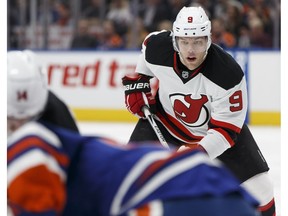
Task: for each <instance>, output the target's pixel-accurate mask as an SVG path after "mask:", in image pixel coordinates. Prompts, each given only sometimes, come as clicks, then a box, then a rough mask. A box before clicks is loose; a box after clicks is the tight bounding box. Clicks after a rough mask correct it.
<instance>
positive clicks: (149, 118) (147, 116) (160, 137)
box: [142, 105, 169, 148]
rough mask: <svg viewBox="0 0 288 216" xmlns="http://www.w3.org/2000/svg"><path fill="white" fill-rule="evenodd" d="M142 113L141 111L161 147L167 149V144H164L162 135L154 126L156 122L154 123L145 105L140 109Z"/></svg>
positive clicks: (156, 126)
mask: <svg viewBox="0 0 288 216" xmlns="http://www.w3.org/2000/svg"><path fill="white" fill-rule="evenodd" d="M142 111H143V113H144V115H145V117H146V118H147V119H148V121H149V123H150V125H151V127H152V128H153V130H154V132H155V133H156V135H157V137H158V139H159V141H160V143H161V145H162V146H164V147H165V148H169V146H168V143H167V142H166V140H165V138H164V136H163V134H162V133H161V131H160V129H159V127H158V125H157V124H156V122H155V120H154V118H153V116H152V114H151V112H150V109H149V107H148V106H147V105H144V106H143V107H142Z"/></svg>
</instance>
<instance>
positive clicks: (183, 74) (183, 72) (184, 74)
mask: <svg viewBox="0 0 288 216" xmlns="http://www.w3.org/2000/svg"><path fill="white" fill-rule="evenodd" d="M182 77H183V78H184V79H187V78H188V77H189V72H187V71H182Z"/></svg>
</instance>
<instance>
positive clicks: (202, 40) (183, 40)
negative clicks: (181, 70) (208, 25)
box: [176, 36, 208, 53]
mask: <svg viewBox="0 0 288 216" xmlns="http://www.w3.org/2000/svg"><path fill="white" fill-rule="evenodd" d="M176 44H177V47H178V49H179V51H180V52H181V51H185V52H194V53H203V52H206V50H207V46H208V37H207V36H204V37H176Z"/></svg>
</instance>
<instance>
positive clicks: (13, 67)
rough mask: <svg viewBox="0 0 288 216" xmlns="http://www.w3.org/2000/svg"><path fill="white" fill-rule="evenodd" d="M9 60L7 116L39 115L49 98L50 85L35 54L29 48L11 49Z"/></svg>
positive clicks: (27, 116)
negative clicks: (21, 49) (22, 49)
mask: <svg viewBox="0 0 288 216" xmlns="http://www.w3.org/2000/svg"><path fill="white" fill-rule="evenodd" d="M7 60H8V62H7V71H8V72H7V117H13V118H15V119H24V118H29V117H34V116H37V115H39V114H40V113H41V112H42V111H43V110H44V107H45V105H46V102H47V99H48V86H47V78H46V73H45V72H44V71H43V70H41V68H40V66H39V65H38V63H37V60H36V56H35V54H34V53H33V52H32V51H29V50H24V51H9V52H8V54H7Z"/></svg>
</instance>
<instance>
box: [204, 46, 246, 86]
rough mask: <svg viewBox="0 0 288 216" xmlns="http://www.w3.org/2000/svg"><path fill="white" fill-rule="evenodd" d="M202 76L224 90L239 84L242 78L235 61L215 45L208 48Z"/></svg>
mask: <svg viewBox="0 0 288 216" xmlns="http://www.w3.org/2000/svg"><path fill="white" fill-rule="evenodd" d="M203 74H204V75H205V76H206V77H207V78H208V79H210V80H211V81H212V82H214V83H215V84H217V85H219V86H221V87H222V88H224V89H230V88H232V87H234V86H235V85H237V84H239V83H240V82H241V80H242V79H243V76H244V73H243V71H242V69H241V67H240V65H239V64H238V63H237V62H236V60H235V59H234V58H233V57H232V56H231V55H230V54H229V53H227V52H226V51H225V50H223V49H222V48H221V47H219V46H218V45H216V44H211V47H210V48H209V51H208V54H207V58H206V64H205V68H204V73H203Z"/></svg>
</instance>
